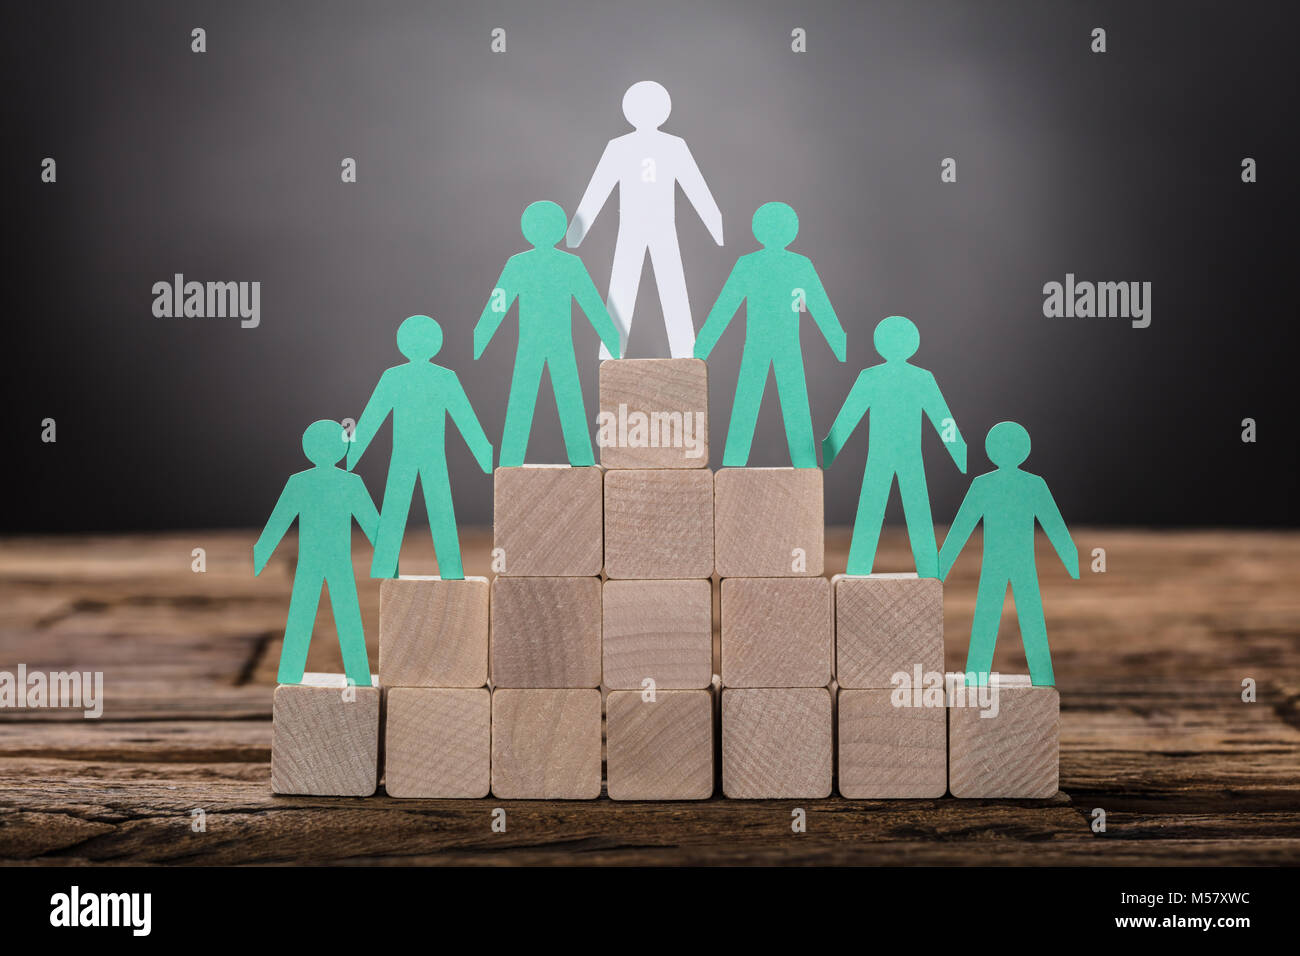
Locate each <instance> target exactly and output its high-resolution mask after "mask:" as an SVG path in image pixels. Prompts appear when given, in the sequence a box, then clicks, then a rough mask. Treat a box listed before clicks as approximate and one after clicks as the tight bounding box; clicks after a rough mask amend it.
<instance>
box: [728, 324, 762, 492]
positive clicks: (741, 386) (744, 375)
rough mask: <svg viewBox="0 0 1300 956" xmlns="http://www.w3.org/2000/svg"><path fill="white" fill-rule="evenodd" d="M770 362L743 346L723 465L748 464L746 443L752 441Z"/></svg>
mask: <svg viewBox="0 0 1300 956" xmlns="http://www.w3.org/2000/svg"><path fill="white" fill-rule="evenodd" d="M771 364H772V363H771V361H770V360H769V359H768V358H767V356H762V357H760V356H759V355H758V354H757V351H756V350H750V349H746V350H745V353H744V355H742V356H741V358H740V376H739V378H738V379H737V380H736V400H735V401H734V402H732V404H731V422H730V424H729V425H728V426H727V447H726V449H725V450H724V451H723V453H722V464H723V466H724V467H726V468H743V467H745V465H746V464H748V463H749V446H750V444H751V443H752V442H753V441H754V429H755V428H756V427H757V426H758V409H759V407H760V406H761V405H762V402H763V388H764V386H765V385H767V370H768V368H769V367H770V366H771Z"/></svg>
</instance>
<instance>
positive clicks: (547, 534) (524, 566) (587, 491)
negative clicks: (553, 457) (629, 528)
mask: <svg viewBox="0 0 1300 956" xmlns="http://www.w3.org/2000/svg"><path fill="white" fill-rule="evenodd" d="M603 476H604V470H603V469H602V468H600V467H595V466H593V467H585V468H573V467H570V466H569V465H523V466H521V467H518V468H498V469H497V470H496V471H495V472H494V473H493V478H492V480H493V490H492V500H493V507H492V515H493V539H492V544H493V570H494V571H496V572H497V573H498V574H501V575H533V576H547V577H555V576H574V577H590V576H594V575H597V574H600V569H601V565H602V563H603V561H604V542H603V538H602V536H603V534H604V520H603V518H602V515H601V508H602V507H603V504H602V497H601V486H602V484H603Z"/></svg>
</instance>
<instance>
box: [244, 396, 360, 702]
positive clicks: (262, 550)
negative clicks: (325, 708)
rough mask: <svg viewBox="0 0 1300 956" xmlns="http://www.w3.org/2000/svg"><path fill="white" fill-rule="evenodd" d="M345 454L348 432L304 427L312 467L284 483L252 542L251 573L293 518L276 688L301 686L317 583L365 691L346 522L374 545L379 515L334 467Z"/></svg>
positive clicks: (350, 670) (351, 670)
mask: <svg viewBox="0 0 1300 956" xmlns="http://www.w3.org/2000/svg"><path fill="white" fill-rule="evenodd" d="M347 449H348V444H347V434H346V432H345V431H344V429H343V426H342V425H340V424H339V423H338V422H331V421H319V422H312V424H310V425H309V426H307V430H306V431H305V432H303V433H302V450H303V452H304V453H306V455H307V459H308V461H310V462H311V463H312V464H313V465H314V466H315V467H314V468H309V469H308V470H307V471H300V472H298V473H297V474H296V475H292V476H291V477H290V478H289V480H288V481H287V482H286V483H285V486H284V491H282V492H281V493H280V500H279V501H277V502H276V503H275V510H274V511H272V512H271V517H270V518H269V519H268V520H267V522H266V528H265V529H264V530H263V531H262V536H261V537H260V538H258V539H257V543H256V544H255V545H253V573H254V574H261V573H262V569H263V568H264V567H266V562H267V561H269V560H270V559H271V555H272V554H273V553H274V552H275V549H276V546H277V545H279V543H280V539H282V538H283V537H284V535H285V532H287V531H288V530H289V526H290V525H291V524H293V522H294V519H295V518H296V519H297V520H298V566H297V568H296V569H295V571H294V576H293V597H291V598H290V599H289V619H288V621H286V623H285V625H284V647H283V649H282V650H281V651H280V673H279V675H278V676H277V677H276V680H278V681H279V682H280V683H281V684H300V683H302V674H303V670H304V668H306V666H307V647H308V645H309V644H310V643H311V632H312V627H313V626H314V624H315V622H316V611H317V608H318V607H319V606H320V593H321V586H322V585H328V586H329V595H330V604H331V605H332V606H333V608H334V628H335V630H336V631H337V632H338V635H339V647H340V648H342V650H343V669H344V672H345V673H346V674H347V678H348V680H349V681H351V682H353V683H354V684H356V685H358V686H359V687H369V686H370V664H369V662H368V661H367V660H366V635H365V632H364V631H363V630H362V627H361V607H360V605H358V603H357V582H356V578H355V577H354V576H353V573H352V519H353V518H356V520H357V524H358V525H360V526H361V530H362V531H364V532H365V535H366V537H367V538H368V539H369V540H370V543H371V544H374V542H375V532H376V530H377V527H378V525H379V514H378V512H376V511H375V503H374V502H373V501H371V500H370V493H369V492H368V491H366V485H365V482H363V481H362V480H361V478H360V477H359V476H357V475H350V474H348V473H347V472H346V471H344V470H343V469H341V468H336V467H334V466H335V465H336V464H337V463H338V462H339V461H340V460H341V459H342V458H343V456H344V454H345V453H346V452H347Z"/></svg>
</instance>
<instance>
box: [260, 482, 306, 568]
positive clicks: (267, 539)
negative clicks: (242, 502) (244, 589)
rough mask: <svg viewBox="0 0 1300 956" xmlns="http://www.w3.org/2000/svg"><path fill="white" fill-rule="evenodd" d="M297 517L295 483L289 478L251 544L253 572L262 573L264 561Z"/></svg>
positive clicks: (271, 553) (268, 557)
mask: <svg viewBox="0 0 1300 956" xmlns="http://www.w3.org/2000/svg"><path fill="white" fill-rule="evenodd" d="M297 517H298V495H297V485H296V484H294V480H293V479H292V478H290V479H289V480H288V481H287V482H285V485H284V489H283V490H282V491H281V492H280V497H279V499H278V500H277V501H276V503H275V508H274V509H273V510H272V511H271V517H270V518H268V519H267V521H266V527H265V528H263V529H262V534H261V536H260V537H259V538H258V539H257V543H256V544H254V545H253V574H254V575H258V574H261V573H262V569H263V568H265V567H266V563H267V562H268V561H270V560H271V555H273V554H274V553H275V549H276V548H278V547H279V546H280V542H281V541H282V540H284V536H285V535H286V534H288V533H289V528H290V527H291V526H292V525H293V522H294V519H296V518H297Z"/></svg>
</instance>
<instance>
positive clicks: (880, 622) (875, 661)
mask: <svg viewBox="0 0 1300 956" xmlns="http://www.w3.org/2000/svg"><path fill="white" fill-rule="evenodd" d="M831 580H832V584H833V585H834V588H835V679H836V680H837V681H838V682H839V684H840V686H841V687H852V688H876V689H880V688H886V687H893V686H894V683H893V680H892V678H893V676H894V675H895V674H897V673H899V672H900V671H901V672H903V673H906V674H908V675H911V674H912V673H913V671H914V669H915V668H916V666H917V665H918V664H919V665H920V666H921V670H922V671H924V672H926V673H933V674H939V673H942V672H943V582H942V581H940V580H938V579H937V578H918V577H917V576H916V575H915V574H871V575H867V576H865V577H856V576H850V575H846V574H837V575H836V576H835V577H834V578H832V579H831ZM936 680H937V678H936Z"/></svg>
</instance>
